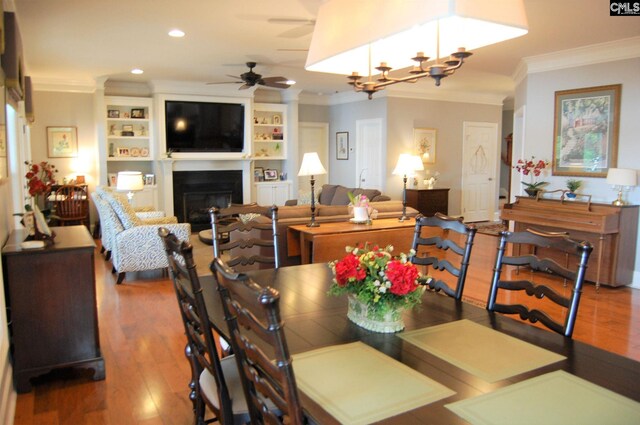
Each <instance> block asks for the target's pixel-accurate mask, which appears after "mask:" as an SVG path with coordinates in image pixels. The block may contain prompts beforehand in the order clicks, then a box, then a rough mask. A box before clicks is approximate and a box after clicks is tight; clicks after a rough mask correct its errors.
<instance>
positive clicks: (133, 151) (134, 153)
mask: <svg viewBox="0 0 640 425" xmlns="http://www.w3.org/2000/svg"><path fill="white" fill-rule="evenodd" d="M130 153H131V156H140V148H136V147H133V148H131V151H130Z"/></svg>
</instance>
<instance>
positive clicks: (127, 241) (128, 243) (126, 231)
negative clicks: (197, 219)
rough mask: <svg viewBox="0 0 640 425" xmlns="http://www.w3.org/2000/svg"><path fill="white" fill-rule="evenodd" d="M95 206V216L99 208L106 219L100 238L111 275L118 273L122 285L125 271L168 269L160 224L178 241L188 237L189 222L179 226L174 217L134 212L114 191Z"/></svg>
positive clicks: (104, 193) (118, 281)
mask: <svg viewBox="0 0 640 425" xmlns="http://www.w3.org/2000/svg"><path fill="white" fill-rule="evenodd" d="M96 207H97V208H98V210H99V212H98V213H99V214H100V209H102V210H103V214H104V216H105V223H106V227H107V228H106V229H105V231H106V232H107V235H105V236H103V238H105V240H106V241H107V243H108V244H110V247H111V262H112V264H113V271H114V273H117V274H118V279H117V283H118V284H120V283H122V281H123V280H124V278H125V273H126V272H134V271H143V270H154V269H160V268H166V267H168V265H169V264H168V262H167V257H166V254H165V252H164V246H163V244H162V240H161V239H160V236H158V227H159V226H160V225H162V226H163V227H166V228H167V229H169V230H170V231H171V232H173V233H174V234H175V235H176V236H177V237H178V238H179V239H181V240H188V239H189V236H190V234H191V225H190V224H189V223H178V222H177V219H176V217H164V216H163V215H164V214H163V213H158V212H145V213H136V212H135V211H134V209H133V208H132V207H131V205H130V204H129V202H128V201H127V200H126V198H124V197H122V196H121V195H120V194H117V193H115V192H109V191H103V192H102V198H101V199H99V200H98V201H97V203H96ZM159 215H162V216H159ZM141 216H142V217H144V218H141ZM101 218H102V214H101ZM103 232H104V231H103Z"/></svg>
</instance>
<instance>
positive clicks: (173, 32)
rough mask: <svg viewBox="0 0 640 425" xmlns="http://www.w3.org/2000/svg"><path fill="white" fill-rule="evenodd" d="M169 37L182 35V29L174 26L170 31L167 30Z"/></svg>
mask: <svg viewBox="0 0 640 425" xmlns="http://www.w3.org/2000/svg"><path fill="white" fill-rule="evenodd" d="M169 37H174V38H181V37H184V31H182V30H179V29H177V28H174V29H172V30H171V31H169Z"/></svg>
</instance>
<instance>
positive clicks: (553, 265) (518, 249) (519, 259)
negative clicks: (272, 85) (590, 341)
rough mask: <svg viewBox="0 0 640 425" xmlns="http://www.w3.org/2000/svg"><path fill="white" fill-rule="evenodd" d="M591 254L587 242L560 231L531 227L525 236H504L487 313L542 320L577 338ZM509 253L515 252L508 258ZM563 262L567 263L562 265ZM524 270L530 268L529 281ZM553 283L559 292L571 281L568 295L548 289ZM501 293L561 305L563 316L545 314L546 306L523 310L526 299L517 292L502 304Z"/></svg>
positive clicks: (533, 305)
mask: <svg viewBox="0 0 640 425" xmlns="http://www.w3.org/2000/svg"><path fill="white" fill-rule="evenodd" d="M522 244H526V245H522ZM509 248H510V250H509ZM592 250H593V247H592V246H591V244H590V243H589V242H578V241H575V240H572V239H570V238H569V237H568V236H566V235H565V234H564V233H559V232H553V233H548V232H543V231H539V230H533V229H527V230H526V231H524V232H513V233H512V232H506V231H505V232H501V234H500V243H499V246H498V252H497V255H496V261H495V266H494V273H493V279H492V281H491V289H490V291H489V298H488V300H487V310H489V311H495V312H500V313H505V314H518V315H519V316H520V318H521V319H522V320H528V321H529V322H531V323H536V322H540V323H542V324H543V325H545V326H546V327H548V328H549V329H551V330H553V331H555V332H557V333H559V334H562V335H564V336H566V337H569V338H570V337H571V336H572V335H573V329H574V325H575V321H576V317H577V315H578V306H579V305H580V296H581V294H582V285H583V283H584V279H585V273H586V269H587V261H588V260H589V255H590V254H591V251H592ZM507 252H511V253H513V254H512V255H507ZM560 262H562V263H564V264H565V265H561V264H560ZM523 268H529V269H530V270H531V273H530V274H528V276H529V279H527V278H526V275H525V273H526V272H524V271H523ZM523 275H525V276H523ZM536 276H540V279H539V280H540V282H539V283H534V281H533V280H534V278H535V277H536ZM554 281H557V282H558V287H559V288H560V287H565V286H566V282H567V281H571V282H573V285H572V287H571V288H564V289H563V290H562V292H569V294H568V295H563V294H561V293H560V292H559V291H557V290H555V289H554V288H553V287H552V286H549V285H553V283H552V282H554ZM502 291H516V292H519V293H522V292H520V291H524V294H526V295H527V296H529V297H535V298H537V299H543V298H546V299H547V300H548V301H547V302H546V304H547V305H548V306H549V307H554V309H553V310H557V307H558V306H559V307H560V309H561V311H562V315H559V314H556V313H554V314H553V315H552V314H551V308H547V311H546V312H545V311H544V308H543V307H542V304H543V303H536V304H531V305H527V306H525V305H523V304H522V303H523V300H522V298H521V297H515V296H513V294H512V295H511V296H506V297H504V298H502V300H503V301H502V303H499V302H498V293H499V292H502ZM524 294H523V295H524ZM538 304H539V305H538ZM553 304H555V306H553ZM554 317H559V318H558V319H556V318H554ZM562 317H563V318H562Z"/></svg>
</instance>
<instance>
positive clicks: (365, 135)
mask: <svg viewBox="0 0 640 425" xmlns="http://www.w3.org/2000/svg"><path fill="white" fill-rule="evenodd" d="M383 155H384V152H383V143H382V119H380V118H374V119H369V120H357V121H356V169H355V172H356V187H362V188H365V189H378V190H380V191H381V192H383V193H384V190H385V184H384V183H385V180H384V176H385V173H384V171H382V170H384V169H385V168H384V167H385V164H386V163H387V162H386V160H383Z"/></svg>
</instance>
